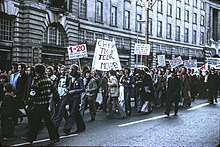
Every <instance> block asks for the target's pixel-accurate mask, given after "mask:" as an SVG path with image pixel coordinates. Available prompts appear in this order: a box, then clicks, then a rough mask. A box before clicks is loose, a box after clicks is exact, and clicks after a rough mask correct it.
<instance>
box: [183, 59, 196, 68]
mask: <svg viewBox="0 0 220 147" xmlns="http://www.w3.org/2000/svg"><path fill="white" fill-rule="evenodd" d="M184 66H185V67H187V68H197V60H196V59H193V60H184Z"/></svg>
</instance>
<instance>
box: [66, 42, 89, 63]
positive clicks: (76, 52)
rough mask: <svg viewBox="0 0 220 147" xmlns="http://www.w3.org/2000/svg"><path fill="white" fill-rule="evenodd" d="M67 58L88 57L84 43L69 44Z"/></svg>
mask: <svg viewBox="0 0 220 147" xmlns="http://www.w3.org/2000/svg"><path fill="white" fill-rule="evenodd" d="M67 51H68V55H69V59H77V58H84V57H88V54H87V49H86V44H81V45H77V46H70V47H68V48H67Z"/></svg>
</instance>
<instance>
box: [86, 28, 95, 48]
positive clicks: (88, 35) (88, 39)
mask: <svg viewBox="0 0 220 147" xmlns="http://www.w3.org/2000/svg"><path fill="white" fill-rule="evenodd" d="M86 43H87V44H90V45H92V44H93V43H94V33H93V32H88V31H87V32H86Z"/></svg>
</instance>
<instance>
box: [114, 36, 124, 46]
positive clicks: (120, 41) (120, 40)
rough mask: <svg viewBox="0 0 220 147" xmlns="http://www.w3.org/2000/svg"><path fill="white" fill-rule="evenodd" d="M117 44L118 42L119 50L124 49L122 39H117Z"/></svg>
mask: <svg viewBox="0 0 220 147" xmlns="http://www.w3.org/2000/svg"><path fill="white" fill-rule="evenodd" d="M115 42H116V46H117V48H122V47H123V42H122V38H120V37H116V41H115Z"/></svg>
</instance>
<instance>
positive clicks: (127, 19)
mask: <svg viewBox="0 0 220 147" xmlns="http://www.w3.org/2000/svg"><path fill="white" fill-rule="evenodd" d="M124 29H130V12H129V11H127V10H125V17H124Z"/></svg>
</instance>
